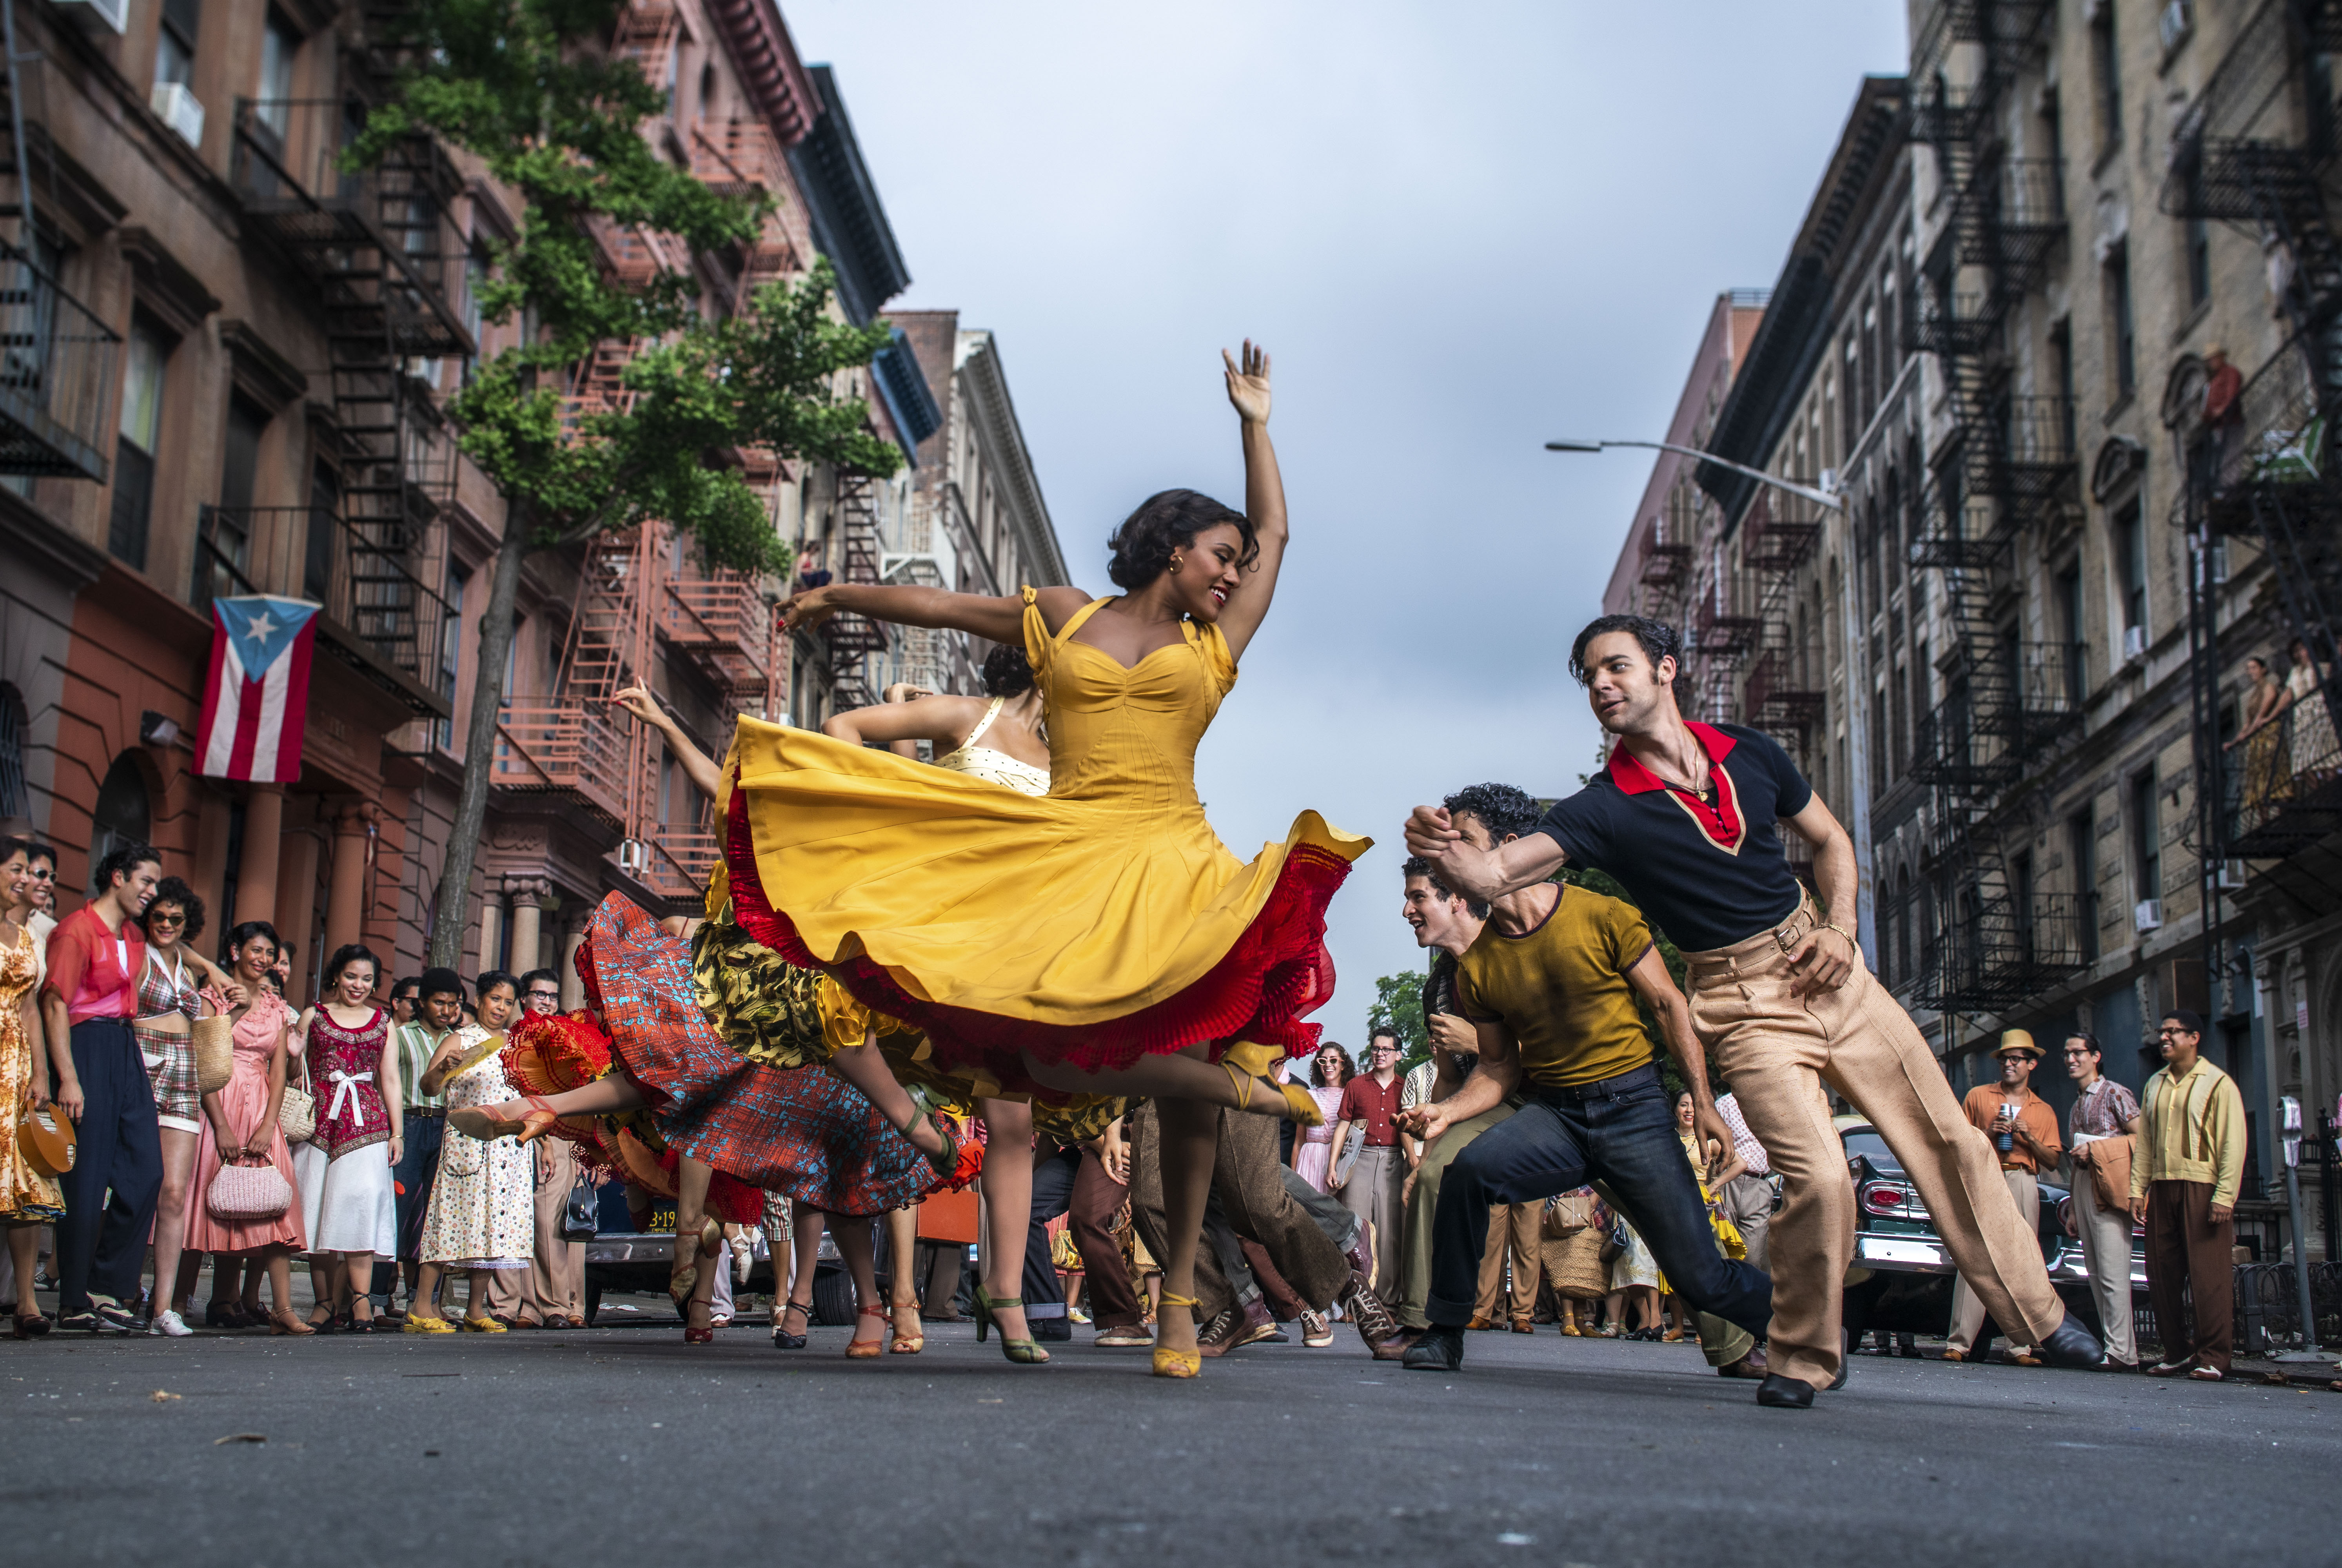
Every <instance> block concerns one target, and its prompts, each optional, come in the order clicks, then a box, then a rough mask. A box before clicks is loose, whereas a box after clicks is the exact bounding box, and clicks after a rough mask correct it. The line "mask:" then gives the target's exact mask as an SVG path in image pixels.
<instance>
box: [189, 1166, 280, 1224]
mask: <svg viewBox="0 0 2342 1568" xmlns="http://www.w3.org/2000/svg"><path fill="white" fill-rule="evenodd" d="M292 1206H293V1189H292V1187H291V1185H290V1184H288V1183H286V1182H285V1178H284V1177H283V1176H282V1175H281V1174H278V1172H277V1169H276V1167H275V1165H274V1164H270V1163H269V1162H268V1161H266V1160H263V1161H262V1162H261V1163H260V1164H256V1165H241V1164H237V1165H229V1164H224V1165H222V1166H221V1167H220V1168H219V1169H218V1170H217V1171H215V1172H214V1173H213V1174H212V1184H211V1185H210V1186H209V1187H207V1188H205V1190H204V1207H205V1208H206V1209H208V1210H210V1211H211V1216H212V1218H214V1219H215V1220H217V1221H219V1222H220V1223H223V1224H239V1223H244V1222H246V1221H250V1220H273V1219H275V1217H276V1216H277V1215H279V1214H281V1213H284V1212H285V1210H287V1209H289V1208H291V1207H292Z"/></svg>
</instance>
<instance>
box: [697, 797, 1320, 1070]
mask: <svg viewBox="0 0 2342 1568" xmlns="http://www.w3.org/2000/svg"><path fill="white" fill-rule="evenodd" d="M724 848H725V863H726V869H727V871H728V873H729V874H730V877H731V882H732V914H733V918H734V919H735V920H736V921H737V922H738V923H739V924H740V926H741V928H742V929H743V930H745V931H746V932H747V933H748V934H749V935H751V936H753V937H755V938H756V940H757V941H758V942H760V943H762V944H765V945H766V947H769V948H771V949H772V950H773V951H774V952H776V953H777V954H780V955H781V956H782V957H783V958H785V959H786V960H787V961H788V962H789V963H791V964H796V965H797V966H798V967H799V968H803V969H824V970H826V971H828V973H829V974H831V975H832V976H833V977H834V978H836V981H837V982H838V984H841V985H843V986H845V987H846V990H847V991H849V992H851V993H852V994H854V996H855V997H856V999H857V1000H859V1001H860V1002H861V1003H862V1004H864V1005H865V1006H867V1007H871V1008H875V1009H876V1010H877V1011H878V1012H881V1013H884V1014H887V1015H888V1016H889V1017H892V1018H899V1019H901V1020H902V1021H903V1022H905V1023H906V1024H910V1025H912V1026H913V1027H915V1028H916V1029H919V1030H920V1031H922V1032H923V1033H925V1034H926V1036H927V1040H928V1043H929V1044H930V1045H931V1046H932V1047H933V1049H934V1051H935V1054H936V1060H937V1061H938V1062H939V1063H941V1064H943V1065H944V1066H946V1067H967V1066H982V1067H984V1068H985V1069H986V1070H987V1071H989V1072H991V1073H992V1074H994V1075H995V1076H996V1077H997V1078H998V1079H999V1080H1000V1082H1001V1084H1002V1086H1003V1087H1004V1088H1007V1089H1012V1090H1022V1091H1024V1092H1027V1093H1030V1092H1033V1091H1035V1090H1037V1089H1039V1087H1040V1086H1039V1085H1037V1084H1031V1083H1030V1082H1029V1081H1027V1080H1026V1078H1025V1075H1024V1074H1023V1073H1022V1072H1021V1071H1019V1070H1018V1068H1017V1057H1018V1055H1019V1054H1021V1053H1024V1052H1027V1051H1029V1052H1031V1053H1032V1054H1033V1055H1034V1056H1035V1057H1036V1059H1037V1060H1040V1061H1043V1062H1049V1063H1064V1064H1066V1065H1068V1066H1071V1067H1074V1068H1076V1069H1077V1070H1079V1071H1081V1072H1085V1073H1095V1072H1098V1071H1101V1070H1103V1069H1106V1068H1116V1067H1126V1066H1128V1065H1130V1064H1132V1063H1133V1062H1136V1060H1138V1058H1139V1057H1141V1056H1145V1055H1149V1054H1161V1053H1166V1052H1172V1051H1179V1050H1183V1049H1185V1048H1186V1047H1187V1046H1189V1045H1193V1044H1197V1043H1198V1042H1206V1043H1209V1044H1211V1045H1212V1046H1213V1047H1214V1049H1213V1051H1212V1055H1213V1057H1214V1059H1215V1060H1216V1059H1217V1058H1218V1056H1219V1054H1220V1048H1221V1047H1223V1046H1225V1045H1226V1044H1230V1043H1232V1042H1236V1041H1240V1040H1241V1041H1251V1042H1254V1043H1256V1044H1263V1045H1274V1046H1276V1047H1278V1048H1279V1049H1281V1050H1282V1051H1284V1053H1285V1054H1286V1055H1288V1056H1296V1057H1298V1056H1307V1055H1309V1054H1312V1053H1314V1052H1315V1051H1316V1049H1317V1037H1318V1034H1320V1032H1321V1031H1320V1026H1319V1025H1317V1024H1310V1023H1306V1022H1305V1020H1306V1018H1307V1016H1308V1014H1311V1013H1314V1012H1316V1010H1317V1009H1318V1008H1319V1007H1321V1006H1323V1005H1324V1004H1326V1001H1327V1000H1328V999H1329V998H1331V997H1332V996H1333V994H1334V960H1333V958H1332V956H1331V955H1330V954H1327V953H1326V905H1327V904H1329V903H1331V902H1332V901H1333V897H1334V894H1335V892H1336V889H1338V888H1339V887H1340V886H1341V885H1342V883H1343V880H1344V879H1345V878H1346V877H1347V876H1348V875H1349V874H1350V863H1349V862H1348V861H1346V860H1344V859H1343V858H1342V857H1341V856H1340V855H1337V854H1329V853H1328V852H1326V851H1325V850H1322V849H1318V848H1316V846H1314V845H1311V844H1300V845H1296V847H1295V848H1294V849H1293V850H1292V851H1291V852H1290V853H1289V854H1287V855H1286V859H1285V864H1284V865H1283V866H1281V867H1280V868H1278V871H1277V875H1276V886H1275V887H1273V888H1272V889H1271V890H1270V892H1269V895H1268V902H1267V903H1266V904H1263V905H1262V906H1261V911H1260V913H1259V914H1257V915H1256V916H1254V917H1253V921H1252V924H1249V925H1247V926H1246V927H1245V930H1244V933H1243V934H1242V935H1240V936H1238V937H1237V938H1236V943H1235V944H1234V945H1232V946H1231V947H1230V948H1229V949H1228V951H1227V952H1226V954H1222V955H1221V958H1220V961H1219V962H1218V963H1217V964H1214V965H1213V966H1212V967H1211V968H1210V969H1208V970H1206V972H1205V973H1204V974H1202V975H1201V976H1200V977H1198V978H1197V979H1196V982H1195V983H1194V984H1191V985H1189V986H1187V987H1186V989H1184V990H1182V991H1181V992H1179V994H1177V995H1176V996H1168V997H1166V998H1165V999H1164V1000H1162V1001H1160V1002H1157V1003H1156V1004H1154V1005H1152V1006H1149V1007H1143V1008H1141V1009H1139V1010H1138V1011H1137V1012H1136V1013H1130V1014H1125V1015H1123V1016H1122V1017H1120V1018H1109V1019H1105V1020H1102V1021H1100V1022H1098V1023H1096V1024H1078V1025H1076V1024H1041V1023H1036V1022H1034V1021H1033V1020H1030V1019H1025V1018H1010V1017H1006V1016H1003V1015H1001V1014H993V1013H985V1012H981V1011H978V1010H976V1009H974V1008H967V1007H953V1006H949V1005H946V1004H942V1003H936V1002H926V1001H922V1000H920V999H919V998H917V997H915V996H913V995H912V994H910V993H908V992H906V991H905V990H904V989H903V988H902V986H901V985H899V984H896V981H895V978H894V976H892V975H891V974H887V973H886V969H885V968H884V967H882V966H881V965H879V964H876V963H875V962H873V961H872V960H871V959H870V958H869V956H868V955H867V954H856V956H854V957H852V958H849V959H846V960H845V961H844V962H842V963H838V964H824V963H823V962H821V960H820V959H818V958H817V957H816V956H815V955H814V954H813V952H812V950H811V949H810V948H808V947H806V944H805V942H804V941H803V939H802V938H800V937H799V936H798V935H797V929H796V923H795V922H794V921H792V920H790V918H789V917H788V916H787V915H786V914H783V913H781V912H780V911H779V910H777V909H776V908H774V907H773V904H772V901H771V900H770V899H768V898H766V895H765V890H764V884H762V883H761V882H760V881H759V880H758V878H757V874H756V845H755V842H754V838H753V836H752V834H751V832H750V829H749V826H748V815H747V794H746V791H744V790H742V789H740V788H739V787H738V781H737V778H735V780H734V788H733V791H732V804H731V809H730V811H729V812H728V813H727V814H726V833H725V846H724ZM1043 1092H1044V1093H1046V1091H1043Z"/></svg>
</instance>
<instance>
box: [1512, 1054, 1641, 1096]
mask: <svg viewBox="0 0 2342 1568" xmlns="http://www.w3.org/2000/svg"><path fill="white" fill-rule="evenodd" d="M1658 1081H1659V1068H1658V1064H1657V1063H1656V1062H1646V1063H1644V1064H1642V1065H1641V1066H1640V1067H1636V1068H1634V1069H1632V1070H1630V1071H1628V1072H1625V1073H1621V1074H1617V1075H1616V1077H1611V1078H1596V1080H1595V1081H1594V1082H1593V1083H1591V1084H1567V1085H1566V1086H1558V1087H1557V1086H1556V1085H1553V1084H1522V1085H1521V1091H1522V1093H1524V1094H1530V1095H1533V1096H1535V1097H1536V1098H1537V1099H1539V1100H1566V1101H1568V1102H1569V1103H1570V1104H1584V1103H1585V1102H1586V1101H1588V1100H1615V1099H1616V1098H1617V1097H1618V1096H1619V1095H1621V1094H1632V1093H1633V1092H1634V1091H1635V1090H1637V1089H1640V1088H1642V1087H1644V1086H1645V1085H1646V1084H1656V1083H1657V1082H1658Z"/></svg>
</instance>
